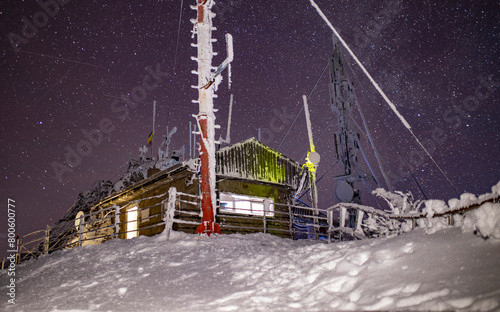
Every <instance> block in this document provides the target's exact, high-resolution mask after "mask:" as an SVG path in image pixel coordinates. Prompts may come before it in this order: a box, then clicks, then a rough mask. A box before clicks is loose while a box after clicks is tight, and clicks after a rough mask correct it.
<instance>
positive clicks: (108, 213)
mask: <svg viewBox="0 0 500 312" xmlns="http://www.w3.org/2000/svg"><path fill="white" fill-rule="evenodd" d="M499 197H500V195H498V194H492V195H491V196H485V197H481V200H478V201H477V202H476V203H472V204H469V205H463V206H457V207H455V208H454V209H449V210H447V211H442V212H440V213H433V216H437V217H448V222H449V224H450V225H452V224H453V223H454V221H453V220H454V217H453V216H454V215H456V214H459V213H463V212H465V211H467V210H469V209H474V208H477V207H478V206H479V205H480V204H482V203H484V202H486V201H493V202H495V201H498V200H499ZM153 199H159V201H156V202H155V203H153V204H151V205H149V206H147V207H141V208H138V206H139V204H140V203H141V202H144V201H146V200H153ZM234 201H235V202H238V201H239V200H234ZM246 202H247V204H248V202H249V201H248V200H246ZM250 202H251V203H252V205H253V204H256V205H258V207H259V208H258V209H257V210H256V209H252V208H248V207H247V208H245V206H244V205H243V206H242V205H237V206H238V212H237V213H234V211H233V212H231V211H228V209H224V208H222V209H221V208H220V203H218V205H219V209H218V211H217V214H216V218H217V222H218V223H219V224H220V226H221V229H222V230H224V229H226V230H227V231H226V233H231V232H232V233H254V232H263V233H271V234H274V235H279V236H282V237H290V238H292V239H299V238H307V239H328V241H329V242H330V241H331V240H332V239H334V240H344V239H363V238H366V237H370V236H371V234H370V225H369V224H368V223H367V220H371V221H373V220H376V221H377V222H389V223H390V222H393V223H394V225H395V228H397V227H398V226H401V224H402V223H406V224H407V225H408V226H409V227H410V229H412V228H415V227H416V226H417V220H418V219H422V218H427V217H429V216H428V215H426V213H424V212H417V211H415V212H410V213H404V214H391V213H388V212H385V211H381V210H377V209H374V208H372V207H368V206H363V205H357V204H352V203H341V204H337V205H335V206H332V207H330V208H328V209H327V210H326V215H325V214H322V213H318V212H317V211H316V210H315V209H313V208H309V207H303V206H295V205H292V204H291V203H288V204H284V203H274V202H271V201H270V200H269V199H262V200H250ZM131 207H134V208H135V207H137V208H136V209H134V210H130V208H131ZM250 207H252V206H250ZM152 210H154V211H157V212H155V213H153V214H151V213H150V212H151V211H152ZM132 213H133V214H134V215H135V218H129V216H130V214H132ZM348 216H350V218H349V217H348ZM201 217H202V210H201V204H200V197H199V196H196V195H192V194H186V193H182V192H178V191H177V190H176V189H175V188H174V187H172V188H170V190H169V192H168V194H161V195H156V196H152V197H149V198H143V199H140V200H136V201H132V202H129V203H127V205H126V206H122V207H119V206H117V205H114V206H111V207H107V208H105V209H102V210H99V211H94V212H90V213H87V214H84V215H82V216H80V219H79V222H77V224H78V225H77V226H76V225H75V226H71V227H69V228H67V229H66V230H64V231H61V232H60V233H59V234H57V233H54V229H55V228H50V227H49V226H47V228H46V229H45V230H40V231H36V232H33V233H30V234H27V235H24V236H22V237H19V238H18V240H17V246H18V248H17V254H16V262H17V263H20V262H22V261H25V260H28V259H31V258H38V257H39V256H40V255H43V254H48V253H51V252H53V251H56V250H60V249H64V248H74V247H77V246H85V245H95V244H101V243H103V242H105V241H107V240H110V239H114V238H130V237H135V236H138V235H139V234H141V232H143V233H144V231H146V230H151V233H153V234H151V233H150V234H148V235H154V234H155V233H160V232H161V231H164V230H165V231H167V236H168V237H169V236H170V232H171V231H172V230H173V229H174V224H177V228H179V226H184V227H191V228H193V229H195V228H196V226H198V225H199V224H201ZM346 220H348V222H347V223H346ZM134 224H135V226H133V225H134ZM141 224H142V226H139V225H141ZM129 225H130V226H129ZM159 227H164V229H163V228H159ZM180 230H183V229H180Z"/></svg>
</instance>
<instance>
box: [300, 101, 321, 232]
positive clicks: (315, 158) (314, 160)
mask: <svg viewBox="0 0 500 312" xmlns="http://www.w3.org/2000/svg"><path fill="white" fill-rule="evenodd" d="M302 99H303V101H304V112H305V114H306V124H307V135H308V137H309V148H310V149H311V150H310V151H309V153H307V157H306V164H305V165H306V166H307V168H308V169H309V181H310V184H311V187H310V190H311V198H312V204H313V209H314V210H313V214H314V226H315V229H316V230H317V229H318V226H319V223H318V218H317V216H318V215H319V212H318V189H317V188H316V167H317V166H318V164H319V161H320V156H319V154H318V153H317V152H316V148H315V147H314V142H313V135H312V126H311V117H310V115H309V105H308V104H307V96H306V95H303V96H302Z"/></svg>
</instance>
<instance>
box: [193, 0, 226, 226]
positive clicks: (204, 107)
mask: <svg viewBox="0 0 500 312" xmlns="http://www.w3.org/2000/svg"><path fill="white" fill-rule="evenodd" d="M213 5H214V1H213V0H197V5H196V6H192V7H191V8H192V9H194V10H197V13H198V14H197V19H196V20H191V22H192V23H193V24H194V27H193V36H194V35H195V34H196V37H197V42H196V44H192V45H193V46H194V47H196V48H197V50H198V56H197V57H192V59H193V60H195V61H196V62H198V70H197V71H193V73H194V74H196V75H198V85H197V86H194V88H196V89H198V100H195V101H193V102H195V103H198V104H199V112H198V115H196V116H195V117H196V120H197V123H198V129H199V131H200V161H201V165H200V179H201V205H202V214H203V215H202V224H201V225H199V226H198V228H197V232H198V233H199V234H203V233H206V234H208V235H210V234H211V233H220V226H219V225H218V224H217V223H215V213H214V209H215V207H216V196H215V182H216V181H215V179H216V177H215V115H214V107H213V99H214V97H215V95H214V91H215V90H216V88H217V85H218V84H219V83H220V81H221V79H222V78H221V76H220V73H221V72H222V71H223V70H224V69H225V68H226V67H227V66H228V65H229V63H230V62H231V61H232V60H233V53H232V37H231V35H229V34H227V35H226V40H227V43H228V57H227V58H226V60H224V62H223V63H222V64H221V65H220V66H219V67H212V57H213V56H214V55H216V53H214V52H213V50H212V42H215V41H216V40H215V39H212V31H213V30H215V28H214V27H213V26H212V18H213V17H215V14H214V13H212V11H211V8H212V6H213ZM213 69H215V72H212V70H213ZM229 79H230V78H229Z"/></svg>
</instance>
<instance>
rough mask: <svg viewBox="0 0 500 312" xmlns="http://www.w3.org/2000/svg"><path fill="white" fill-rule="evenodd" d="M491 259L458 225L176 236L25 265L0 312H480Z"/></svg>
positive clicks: (493, 279)
mask: <svg viewBox="0 0 500 312" xmlns="http://www.w3.org/2000/svg"><path fill="white" fill-rule="evenodd" d="M499 255H500V241H499V240H491V239H489V240H484V239H482V238H481V237H479V236H477V235H474V234H473V233H472V232H463V231H462V230H461V229H460V228H448V229H443V230H440V231H437V232H436V233H434V234H430V235H428V234H425V231H424V229H419V230H414V231H412V232H409V233H405V234H402V235H399V236H396V237H391V238H378V239H372V240H363V241H352V242H342V243H336V244H325V243H324V242H320V241H292V240H289V239H282V238H278V237H274V236H271V235H268V234H251V235H245V236H244V235H221V236H219V237H217V238H205V237H200V236H197V235H190V234H184V233H178V232H173V233H172V234H171V237H170V240H167V239H166V235H165V234H161V235H158V236H156V237H138V238H135V239H131V240H118V239H117V240H111V241H108V242H106V243H104V244H102V245H96V246H85V247H79V248H76V249H72V250H61V251H58V252H55V253H53V254H50V255H46V256H43V257H41V258H39V259H38V260H32V261H29V262H26V263H23V264H21V265H19V266H18V267H17V270H16V304H15V305H10V304H7V298H4V300H2V302H1V304H0V309H1V310H2V311H70V310H71V311H201V310H209V311H304V310H305V311H339V310H408V309H412V310H413V309H421V310H464V311H465V310H466V311H473V310H477V311H489V310H494V309H498V308H499V307H500V278H499V277H500V257H499ZM7 279H8V277H7V275H6V274H5V273H2V275H1V276H0V282H1V284H2V285H6V282H7ZM4 297H6V296H5V295H4Z"/></svg>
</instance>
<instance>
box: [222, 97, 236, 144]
mask: <svg viewBox="0 0 500 312" xmlns="http://www.w3.org/2000/svg"><path fill="white" fill-rule="evenodd" d="M232 115H233V94H232V93H231V98H230V99H229V117H228V118H227V133H226V138H225V139H223V138H222V137H219V142H220V143H227V144H230V143H231V116H232Z"/></svg>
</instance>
